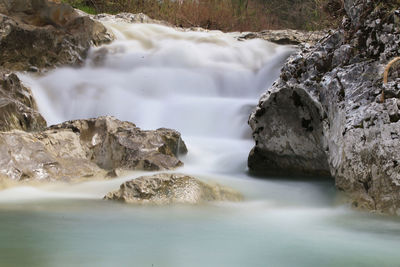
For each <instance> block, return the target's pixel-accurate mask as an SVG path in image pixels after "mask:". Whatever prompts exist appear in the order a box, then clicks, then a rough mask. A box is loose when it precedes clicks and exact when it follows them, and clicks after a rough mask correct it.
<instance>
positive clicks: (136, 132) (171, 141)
mask: <svg viewBox="0 0 400 267" xmlns="http://www.w3.org/2000/svg"><path fill="white" fill-rule="evenodd" d="M49 129H50V130H55V131H58V130H65V129H67V130H71V131H73V132H75V133H76V134H78V135H79V138H80V143H81V144H82V146H83V147H84V148H85V150H86V151H87V153H86V154H87V157H88V158H89V159H90V160H91V161H93V162H95V163H96V164H97V165H98V166H100V167H101V168H103V169H108V170H112V169H115V168H123V169H129V170H148V171H156V170H168V169H174V168H177V167H179V166H182V165H183V163H182V162H181V161H180V160H179V159H178V155H179V154H185V153H186V152H187V149H186V145H185V143H184V142H183V140H182V139H181V135H180V133H179V132H177V131H175V130H171V129H165V128H160V129H157V130H155V131H145V130H141V129H140V128H138V127H136V126H135V125H134V124H133V123H130V122H127V121H119V120H117V119H115V118H113V117H110V116H107V117H99V118H97V119H87V120H75V121H67V122H64V123H62V124H58V125H54V126H51V127H50V128H49Z"/></svg>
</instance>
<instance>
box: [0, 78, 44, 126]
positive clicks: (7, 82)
mask: <svg viewBox="0 0 400 267" xmlns="http://www.w3.org/2000/svg"><path fill="white" fill-rule="evenodd" d="M44 128H46V121H45V120H44V118H43V117H42V116H41V115H40V113H39V112H38V110H37V106H36V102H35V100H34V98H33V96H32V92H31V91H30V90H29V88H27V87H25V86H23V84H22V83H21V81H20V80H19V79H18V77H17V75H15V74H13V73H5V72H1V71H0V131H10V130H12V129H19V130H24V131H38V130H43V129H44Z"/></svg>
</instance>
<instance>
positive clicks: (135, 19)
mask: <svg viewBox="0 0 400 267" xmlns="http://www.w3.org/2000/svg"><path fill="white" fill-rule="evenodd" d="M91 17H92V18H93V19H95V20H98V21H113V22H124V23H151V24H161V25H166V26H173V25H172V24H170V23H168V22H166V21H161V20H155V19H152V18H150V17H149V16H147V15H146V14H143V13H137V14H132V13H126V12H123V13H118V14H115V15H110V14H105V13H103V14H98V15H93V16H91Z"/></svg>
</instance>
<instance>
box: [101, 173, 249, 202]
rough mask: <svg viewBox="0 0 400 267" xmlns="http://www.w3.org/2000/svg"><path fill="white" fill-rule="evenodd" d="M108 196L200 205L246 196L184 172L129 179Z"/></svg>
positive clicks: (132, 200) (139, 200)
mask: <svg viewBox="0 0 400 267" xmlns="http://www.w3.org/2000/svg"><path fill="white" fill-rule="evenodd" d="M104 199H107V200H117V201H122V202H126V203H135V204H155V205H166V204H172V203H185V204H199V203H203V202H208V201H240V200H242V199H243V196H242V195H241V194H240V193H239V192H237V191H236V190H233V189H231V188H228V187H224V186H221V185H219V184H214V183H205V182H202V181H200V180H198V179H196V178H194V177H191V176H188V175H184V174H174V173H159V174H156V175H152V176H142V177H139V178H137V179H134V180H130V181H127V182H125V183H123V184H122V185H121V186H120V189H119V190H116V191H113V192H110V193H108V194H107V195H106V196H105V197H104Z"/></svg>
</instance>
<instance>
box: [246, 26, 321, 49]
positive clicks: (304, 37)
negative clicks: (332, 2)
mask: <svg viewBox="0 0 400 267" xmlns="http://www.w3.org/2000/svg"><path fill="white" fill-rule="evenodd" d="M327 33H328V31H310V32H307V31H298V30H291V29H286V30H264V31H261V32H250V33H244V34H242V35H240V36H239V37H238V40H248V39H254V38H260V39H264V40H266V41H269V42H273V43H276V44H281V45H299V44H315V43H317V42H318V41H319V40H321V39H322V38H323V37H324V36H326V35H327Z"/></svg>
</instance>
